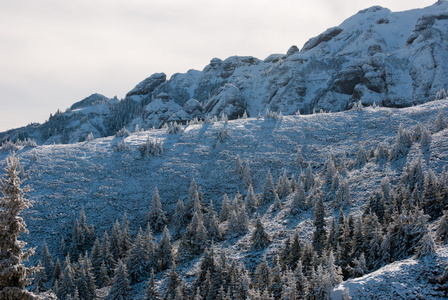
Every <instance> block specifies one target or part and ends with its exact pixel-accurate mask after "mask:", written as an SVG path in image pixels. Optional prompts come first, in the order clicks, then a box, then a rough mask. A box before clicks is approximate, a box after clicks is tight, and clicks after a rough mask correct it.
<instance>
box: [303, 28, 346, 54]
mask: <svg viewBox="0 0 448 300" xmlns="http://www.w3.org/2000/svg"><path fill="white" fill-rule="evenodd" d="M342 30H343V29H342V28H339V27H332V28H328V29H327V30H326V31H325V32H324V33H321V34H319V35H318V36H316V37H313V38H311V39H309V40H308V42H306V43H305V45H303V48H302V51H303V52H304V51H308V50H310V49H313V48H314V47H316V46H317V45H319V44H320V43H323V42H328V41H329V40H331V39H332V38H334V37H335V36H337V35H338V34H340V33H341V32H342Z"/></svg>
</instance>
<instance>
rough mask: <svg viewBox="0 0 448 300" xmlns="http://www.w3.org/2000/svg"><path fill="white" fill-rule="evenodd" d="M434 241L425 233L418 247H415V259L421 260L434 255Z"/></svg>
mask: <svg viewBox="0 0 448 300" xmlns="http://www.w3.org/2000/svg"><path fill="white" fill-rule="evenodd" d="M435 247H436V246H435V243H434V240H433V238H432V236H431V234H430V233H429V232H427V233H426V234H425V235H424V236H423V237H422V238H421V239H420V241H419V244H418V246H417V247H416V252H417V257H418V258H422V257H425V256H427V255H431V254H434V253H435V252H436V250H435Z"/></svg>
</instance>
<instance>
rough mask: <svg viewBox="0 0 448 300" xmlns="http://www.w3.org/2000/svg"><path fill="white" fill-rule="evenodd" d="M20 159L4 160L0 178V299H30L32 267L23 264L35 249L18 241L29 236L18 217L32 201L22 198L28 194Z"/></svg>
mask: <svg viewBox="0 0 448 300" xmlns="http://www.w3.org/2000/svg"><path fill="white" fill-rule="evenodd" d="M19 169H20V163H19V159H18V158H17V157H16V156H15V155H14V154H13V155H11V156H9V157H8V158H7V159H6V168H5V169H4V170H5V173H6V174H5V176H4V177H3V178H2V179H0V192H1V198H0V299H33V297H34V296H33V294H31V293H29V292H28V291H26V290H25V286H27V285H29V284H30V278H29V276H31V275H32V274H33V273H34V272H35V271H36V268H35V267H27V266H25V265H24V263H23V262H24V261H27V260H28V258H29V257H30V256H31V255H33V253H34V249H28V250H26V251H24V249H23V248H24V247H25V245H26V243H25V242H24V241H21V240H19V239H18V238H19V236H20V234H22V233H28V230H27V229H26V224H25V221H24V220H23V218H22V217H21V216H20V214H21V212H22V211H23V210H24V209H27V208H29V207H30V206H31V201H30V200H28V199H26V198H25V197H24V193H25V192H27V191H29V188H28V187H27V186H25V187H21V184H22V180H21V179H20V177H19V171H18V170H19Z"/></svg>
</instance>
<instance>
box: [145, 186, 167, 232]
mask: <svg viewBox="0 0 448 300" xmlns="http://www.w3.org/2000/svg"><path fill="white" fill-rule="evenodd" d="M146 221H147V222H148V223H149V224H150V225H151V228H152V229H153V230H154V231H156V232H159V231H161V230H162V229H163V227H164V226H165V225H166V222H167V219H166V214H165V211H164V210H163V208H162V203H161V202H160V196H159V191H158V189H157V187H155V188H154V195H153V196H152V200H151V205H150V206H149V212H148V214H147V216H146Z"/></svg>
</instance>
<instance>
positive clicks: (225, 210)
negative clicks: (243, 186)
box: [219, 194, 230, 222]
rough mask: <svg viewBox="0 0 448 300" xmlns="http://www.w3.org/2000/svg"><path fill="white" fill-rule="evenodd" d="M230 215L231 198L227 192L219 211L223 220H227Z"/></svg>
mask: <svg viewBox="0 0 448 300" xmlns="http://www.w3.org/2000/svg"><path fill="white" fill-rule="evenodd" d="M229 217H230V200H229V197H228V196H227V194H224V196H223V198H222V202H221V211H220V212H219V219H220V220H221V222H224V221H227V220H228V219H229Z"/></svg>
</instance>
